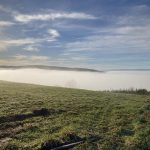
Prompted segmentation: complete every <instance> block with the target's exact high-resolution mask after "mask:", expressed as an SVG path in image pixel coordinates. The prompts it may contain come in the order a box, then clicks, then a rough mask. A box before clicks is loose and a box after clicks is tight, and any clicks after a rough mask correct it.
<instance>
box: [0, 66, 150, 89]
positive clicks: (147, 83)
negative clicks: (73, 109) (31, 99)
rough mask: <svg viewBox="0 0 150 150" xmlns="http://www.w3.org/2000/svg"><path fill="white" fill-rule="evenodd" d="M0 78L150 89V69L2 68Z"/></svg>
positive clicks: (76, 86)
mask: <svg viewBox="0 0 150 150" xmlns="http://www.w3.org/2000/svg"><path fill="white" fill-rule="evenodd" d="M0 80H5V81H12V82H19V83H31V84H39V85H47V86H59V87H68V88H78V89H88V90H120V89H130V88H134V89H136V88H137V89H140V88H144V89H147V90H150V71H108V72H90V71H89V72H88V71H67V70H48V69H35V68H25V69H4V68H1V69H0Z"/></svg>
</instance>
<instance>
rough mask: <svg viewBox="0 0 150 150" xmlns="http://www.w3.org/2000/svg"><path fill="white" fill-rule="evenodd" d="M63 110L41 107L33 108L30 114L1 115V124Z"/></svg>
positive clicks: (45, 115) (58, 112) (59, 112)
mask: <svg viewBox="0 0 150 150" xmlns="http://www.w3.org/2000/svg"><path fill="white" fill-rule="evenodd" d="M63 112H64V110H55V109H46V108H41V109H36V110H33V111H32V113H28V114H17V115H10V116H2V117H0V124H1V123H6V122H15V121H23V120H25V119H29V118H32V117H38V116H43V117H47V116H50V115H53V114H61V113H63Z"/></svg>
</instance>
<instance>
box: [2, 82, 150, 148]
mask: <svg viewBox="0 0 150 150" xmlns="http://www.w3.org/2000/svg"><path fill="white" fill-rule="evenodd" d="M91 139H92V140H91ZM78 141H83V142H82V143H81V144H78V145H76V146H74V147H73V148H72V149H83V150H85V149H87V150H88V149H89V150H92V149H93V150H96V149H101V150H148V149H150V96H149V95H137V94H126V93H114V92H95V91H88V90H77V89H67V88H57V87H46V86H37V85H28V84H17V83H9V82H2V81H0V149H5V150H6V149H7V150H11V149H12V150H17V149H20V150H36V149H39V150H42V149H43V150H44V149H45V150H46V149H51V148H56V147H59V146H61V145H65V144H70V143H74V142H78Z"/></svg>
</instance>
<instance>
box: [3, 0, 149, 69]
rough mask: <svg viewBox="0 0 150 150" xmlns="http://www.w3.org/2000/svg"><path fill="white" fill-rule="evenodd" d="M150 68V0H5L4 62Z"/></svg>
mask: <svg viewBox="0 0 150 150" xmlns="http://www.w3.org/2000/svg"><path fill="white" fill-rule="evenodd" d="M24 64H25V65H26V64H34V65H37V64H40V65H55V66H68V67H87V68H96V69H103V70H104V69H120V68H122V69H146V68H147V69H150V1H149V0H86V1H84V0H83V1H79V0H76V1H75V0H74V1H73V0H0V65H24Z"/></svg>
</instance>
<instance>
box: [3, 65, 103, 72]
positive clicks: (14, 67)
mask: <svg viewBox="0 0 150 150" xmlns="http://www.w3.org/2000/svg"><path fill="white" fill-rule="evenodd" d="M27 68H37V69H47V70H61V71H87V72H103V71H99V70H95V69H88V68H69V67H58V66H43V65H25V66H0V69H27Z"/></svg>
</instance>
